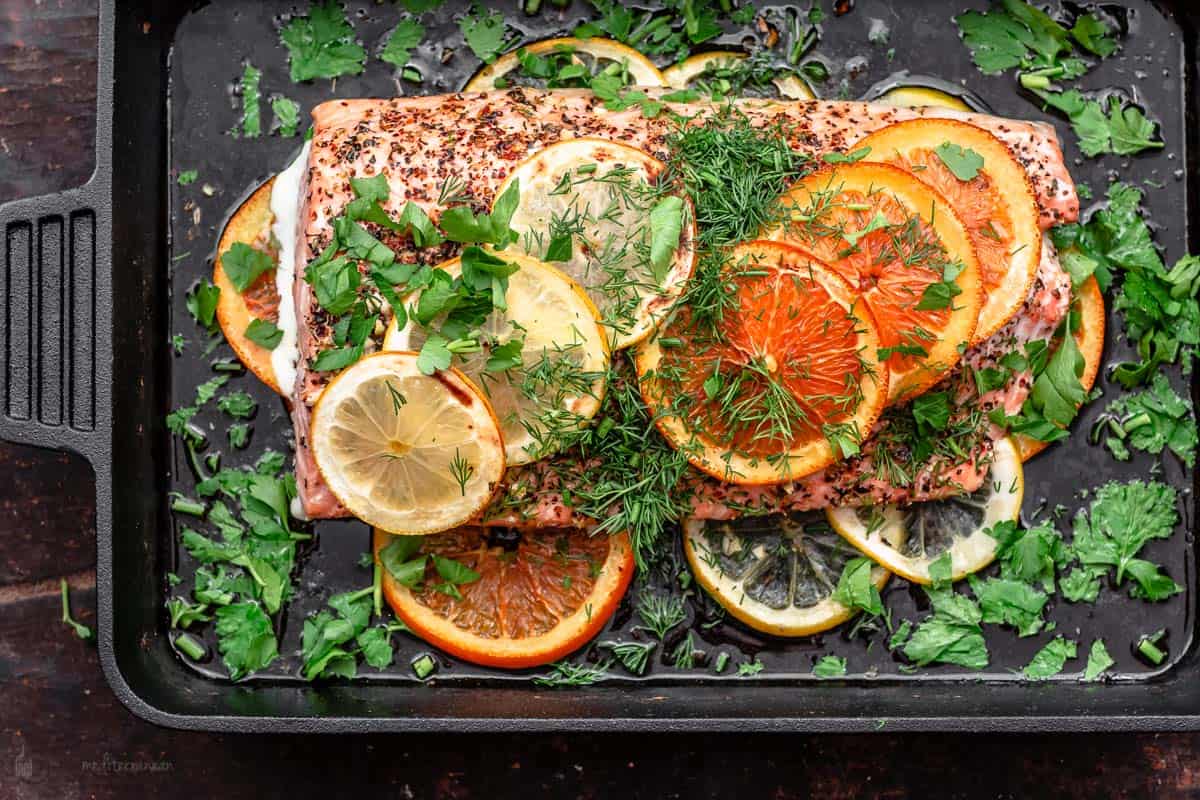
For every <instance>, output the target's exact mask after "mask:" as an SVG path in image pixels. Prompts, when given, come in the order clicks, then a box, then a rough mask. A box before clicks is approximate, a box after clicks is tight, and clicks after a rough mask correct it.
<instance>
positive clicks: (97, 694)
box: [0, 0, 1200, 800]
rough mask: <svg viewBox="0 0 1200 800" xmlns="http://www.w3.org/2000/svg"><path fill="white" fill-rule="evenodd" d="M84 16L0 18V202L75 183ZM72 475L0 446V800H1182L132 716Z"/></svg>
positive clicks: (1175, 751)
mask: <svg viewBox="0 0 1200 800" xmlns="http://www.w3.org/2000/svg"><path fill="white" fill-rule="evenodd" d="M93 5H94V3H93V0H39V1H38V2H34V0H0V202H4V201H7V200H10V199H14V198H17V197H23V196H26V195H36V194H42V193H45V192H52V191H55V190H59V189H63V188H67V187H71V186H76V185H79V184H81V183H83V182H84V181H86V180H87V178H88V176H89V175H90V173H91V171H92V166H93V156H92V135H93V133H92V126H93V122H94V116H95V108H94V104H95V84H96V76H95V57H96V56H95V52H94V49H95V37H96V19H95V9H94V7H93ZM90 485H91V475H90V470H89V468H88V466H87V465H86V464H85V463H83V462H82V461H80V460H77V459H74V458H72V457H69V456H67V455H64V454H60V453H51V452H45V451H40V450H34V449H31V448H25V447H18V446H15V445H10V444H7V443H2V442H0V799H7V798H22V799H23V798H54V800H71V799H72V798H86V797H96V798H117V797H143V796H146V797H160V796H168V795H170V796H175V797H181V798H190V797H239V796H243V795H248V794H250V792H253V793H254V795H255V796H256V797H260V798H276V797H279V798H289V799H290V798H297V797H302V796H310V795H311V796H322V797H338V796H342V795H344V794H348V793H349V792H350V791H353V790H354V789H356V788H357V789H363V790H382V793H383V794H384V795H386V796H399V797H426V796H432V797H454V798H458V797H487V798H492V797H500V796H508V795H517V794H526V795H534V796H552V797H560V796H566V797H574V796H580V797H608V796H612V795H616V794H618V793H620V794H621V795H624V796H628V797H689V798H695V797H709V796H734V795H736V796H738V797H748V796H764V795H766V796H771V797H781V798H786V797H809V796H818V797H822V798H841V797H848V798H849V797H871V796H885V797H905V796H908V795H909V794H920V795H928V796H939V797H940V796H953V797H974V796H982V797H1015V798H1024V797H1034V796H1054V797H1080V798H1089V799H1090V798H1098V797H1200V759H1198V758H1197V753H1196V750H1197V747H1198V746H1200V736H1198V735H1192V734H1183V735H1136V736H1135V735H1127V734H1124V735H1104V736H1078V735H1077V736H1071V737H1065V736H1033V735H1006V736H988V737H966V736H940V735H886V734H883V735H869V736H779V735H772V736H736V737H734V736H712V735H705V736H694V735H693V736H620V735H613V736H595V735H593V736H533V735H524V736H513V735H505V736H461V735H460V736H433V735H422V736H399V735H397V736H382V735H381V736H369V737H350V736H341V737H336V736H274V737H246V736H220V735H212V734H198V733H182V732H178V731H168V730H162V729H159V728H156V727H154V726H152V725H149V724H148V723H145V722H142V721H141V720H139V719H137V718H135V717H133V716H132V715H131V714H130V713H129V712H127V711H126V710H125V709H124V707H122V706H121V705H120V704H119V703H118V702H117V700H116V699H115V697H114V696H113V695H112V693H111V692H110V691H109V689H108V687H107V685H106V684H105V683H104V679H103V677H102V675H101V673H100V667H99V663H98V661H97V657H96V651H95V648H94V647H93V646H92V645H90V644H87V643H84V642H82V641H80V640H78V639H76V638H75V636H74V635H73V634H72V633H71V631H70V630H69V629H68V628H66V627H65V626H63V625H61V624H60V623H59V613H60V606H59V596H58V582H59V578H61V577H66V578H67V579H68V581H69V582H70V585H71V589H72V599H73V603H74V608H75V611H76V615H77V617H78V618H80V619H82V620H83V621H85V622H92V621H94V617H95V611H94V608H95V572H94V565H95V536H94V517H95V509H94V501H93V498H92V496H91V494H90V489H89V488H86V487H90Z"/></svg>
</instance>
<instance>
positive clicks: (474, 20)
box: [458, 5, 513, 64]
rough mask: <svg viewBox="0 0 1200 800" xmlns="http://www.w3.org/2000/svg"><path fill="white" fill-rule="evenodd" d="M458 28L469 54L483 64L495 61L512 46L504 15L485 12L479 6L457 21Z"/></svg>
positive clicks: (497, 12) (496, 12) (495, 12)
mask: <svg viewBox="0 0 1200 800" xmlns="http://www.w3.org/2000/svg"><path fill="white" fill-rule="evenodd" d="M458 28H459V30H460V31H462V35H463V38H464V39H465V40H466V42H467V46H468V47H470V48H471V52H472V53H474V54H475V56H476V58H478V59H479V60H480V61H482V62H483V63H485V64H490V63H492V62H493V61H495V60H496V58H497V57H498V56H499V55H500V54H501V53H503V52H505V51H506V50H508V49H509V48H510V47H512V45H513V39H512V38H510V36H509V33H508V24H507V23H506V22H505V21H504V15H503V14H501V13H500V12H499V11H487V10H486V9H485V8H484V7H483V6H480V5H476V6H475V7H474V9H473V10H472V12H471V13H469V14H467V15H465V16H463V17H462V18H461V19H460V20H459V21H458Z"/></svg>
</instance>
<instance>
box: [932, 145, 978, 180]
mask: <svg viewBox="0 0 1200 800" xmlns="http://www.w3.org/2000/svg"><path fill="white" fill-rule="evenodd" d="M933 152H934V153H936V154H937V157H938V158H939V159H941V162H942V163H943V164H945V165H946V169H948V170H950V171H951V172H952V173H954V177H956V178H958V179H959V180H960V181H973V180H975V178H976V176H978V175H979V170H980V169H981V168H982V167H983V156H981V155H979V153H976V152H975V151H974V150H972V149H970V148H964V147H962V146H961V145H957V144H954V143H953V142H942V143H941V144H939V145H938V146H937V147H935V148H934V149H933Z"/></svg>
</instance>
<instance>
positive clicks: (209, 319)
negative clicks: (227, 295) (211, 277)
mask: <svg viewBox="0 0 1200 800" xmlns="http://www.w3.org/2000/svg"><path fill="white" fill-rule="evenodd" d="M220 298H221V290H220V289H219V288H217V287H216V286H214V285H213V284H211V283H209V282H208V281H207V280H202V281H200V282H199V283H197V284H196V287H195V288H194V289H192V290H191V291H190V292H188V294H187V298H186V305H187V310H188V313H190V314H191V315H192V318H193V319H195V320H196V322H198V323H200V324H201V325H203V326H204V327H205V328H207V329H208V330H209V331H210V332H212V331H215V330H216V328H217V324H216V314H217V301H218V300H219V299H220Z"/></svg>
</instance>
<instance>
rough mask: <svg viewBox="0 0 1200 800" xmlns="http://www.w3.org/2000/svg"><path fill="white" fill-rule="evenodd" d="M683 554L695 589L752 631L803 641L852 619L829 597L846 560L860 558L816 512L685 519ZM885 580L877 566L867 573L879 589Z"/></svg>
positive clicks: (849, 614)
mask: <svg viewBox="0 0 1200 800" xmlns="http://www.w3.org/2000/svg"><path fill="white" fill-rule="evenodd" d="M683 549H684V552H685V553H687V559H688V564H689V565H690V566H691V568H692V574H693V575H695V576H696V580H697V581H699V583H700V585H701V586H703V587H704V588H705V589H706V590H707V591H708V593H709V594H710V595H712V596H713V598H715V599H716V600H717V602H719V603H720V604H721V605H722V606H724V608H725V610H726V611H728V612H729V613H730V614H732V615H733V616H735V617H737V618H738V619H739V620H741V621H742V622H744V623H746V624H747V625H749V626H750V627H751V628H754V629H755V630H759V631H763V632H764V633H770V634H773V635H775V636H809V635H811V634H814V633H820V632H821V631H825V630H829V629H830V628H832V627H834V626H835V625H840V624H841V623H843V622H845V621H846V620H848V619H850V617H851V616H853V612H852V611H851V610H850V609H848V608H846V607H845V606H844V605H842V604H841V603H839V602H837V601H836V600H833V599H832V597H831V595H832V594H833V590H834V588H835V587H836V586H837V583H838V579H839V578H840V577H841V575H842V570H843V569H844V568H845V566H846V562H848V561H849V560H850V559H852V558H856V557H858V556H859V555H861V554H860V553H859V552H858V551H857V550H855V549H854V548H853V547H851V546H850V544H848V543H847V542H846V540H844V539H842V538H841V537H840V536H838V535H837V534H836V533H834V532H833V530H831V529H830V527H829V524H828V523H827V522H826V521H825V519H824V518H823V517H822V516H821V514H820V512H815V513H814V512H807V513H803V514H791V515H772V516H769V517H741V518H739V519H736V520H730V521H720V522H718V521H713V520H697V519H689V520H687V521H686V522H685V523H684V527H683ZM889 577H890V576H889V574H888V572H887V570H884V569H882V568H880V567H875V568H873V569H872V571H871V581H872V583H874V584H875V587H876V588H877V589H882V588H883V585H884V584H885V583H887V580H888V578H889Z"/></svg>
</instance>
